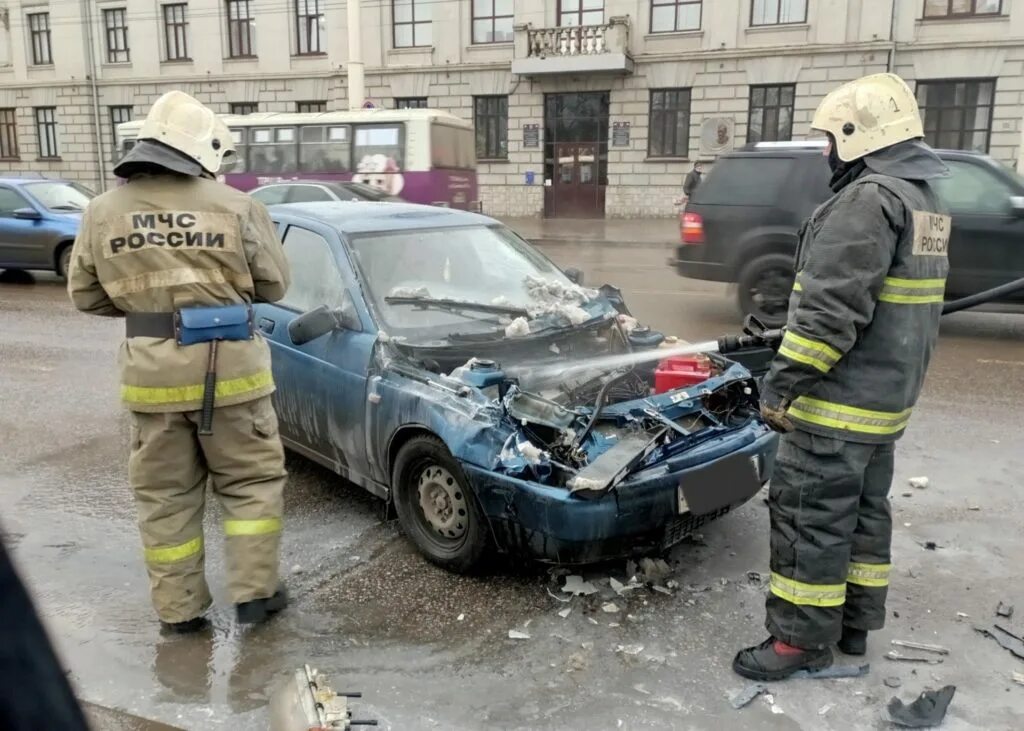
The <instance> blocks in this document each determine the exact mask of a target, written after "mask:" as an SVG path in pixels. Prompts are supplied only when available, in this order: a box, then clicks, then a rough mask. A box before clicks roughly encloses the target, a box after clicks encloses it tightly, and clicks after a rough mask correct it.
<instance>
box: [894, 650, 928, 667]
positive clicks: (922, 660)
mask: <svg viewBox="0 0 1024 731" xmlns="http://www.w3.org/2000/svg"><path fill="white" fill-rule="evenodd" d="M885 659H886V660H892V661H893V662H918V663H924V664H927V665H939V664H940V663H941V662H942V658H941V657H940V658H931V657H912V656H910V655H901V654H900V653H898V652H892V651H890V652H887V653H885Z"/></svg>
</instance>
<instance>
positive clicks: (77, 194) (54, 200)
mask: <svg viewBox="0 0 1024 731" xmlns="http://www.w3.org/2000/svg"><path fill="white" fill-rule="evenodd" d="M25 188H26V189H27V190H28V192H29V193H31V194H32V197H33V198H35V199H36V200H37V201H39V202H40V203H41V204H42V205H43V206H45V207H46V208H49V209H50V210H51V211H84V210H85V207H86V206H87V205H89V201H90V200H92V199H93V198H95V197H96V194H95V193H93V192H92V191H91V190H89V189H88V188H86V187H84V186H81V185H79V184H78V183H54V182H45V183H28V184H27V185H25Z"/></svg>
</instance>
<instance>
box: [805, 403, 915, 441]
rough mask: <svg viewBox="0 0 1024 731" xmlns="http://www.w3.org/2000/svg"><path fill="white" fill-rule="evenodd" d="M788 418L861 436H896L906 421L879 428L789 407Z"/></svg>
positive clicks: (905, 424) (904, 427)
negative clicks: (858, 433) (853, 432)
mask: <svg viewBox="0 0 1024 731" xmlns="http://www.w3.org/2000/svg"><path fill="white" fill-rule="evenodd" d="M786 413H787V414H788V415H789V416H792V417H793V418H794V419H797V420H799V421H806V422H807V423H808V424H817V425H818V426H826V427H829V428H831V429H843V430H846V431H856V432H861V433H862V434H883V435H884V434H896V433H897V432H900V431H903V430H904V429H906V428H907V421H909V419H908V420H907V421H903V422H901V423H899V424H892V425H887V426H879V425H876V424H859V423H857V422H854V421H841V420H839V419H835V418H832V417H828V416H822V415H820V414H814V413H811V412H809V411H804V410H802V409H799V408H795V407H792V406H790V407H789V411H787V412H786Z"/></svg>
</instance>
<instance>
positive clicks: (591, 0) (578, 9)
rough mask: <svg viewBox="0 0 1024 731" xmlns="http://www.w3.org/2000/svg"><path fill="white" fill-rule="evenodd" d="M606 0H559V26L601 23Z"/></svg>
mask: <svg viewBox="0 0 1024 731" xmlns="http://www.w3.org/2000/svg"><path fill="white" fill-rule="evenodd" d="M603 22H604V0H558V25H559V27H563V28H564V27H567V26H577V25H601V24H602V23H603Z"/></svg>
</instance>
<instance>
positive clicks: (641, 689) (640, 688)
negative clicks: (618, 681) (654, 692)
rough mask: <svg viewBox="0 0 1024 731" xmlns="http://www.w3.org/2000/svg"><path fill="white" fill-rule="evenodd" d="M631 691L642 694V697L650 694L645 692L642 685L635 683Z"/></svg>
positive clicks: (645, 689) (647, 691)
mask: <svg viewBox="0 0 1024 731" xmlns="http://www.w3.org/2000/svg"><path fill="white" fill-rule="evenodd" d="M633 690H635V691H636V692H637V693H642V694H643V695H650V694H651V691H649V690H647V688H645V687H644V686H643V684H642V683H637V684H636V685H634V686H633Z"/></svg>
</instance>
